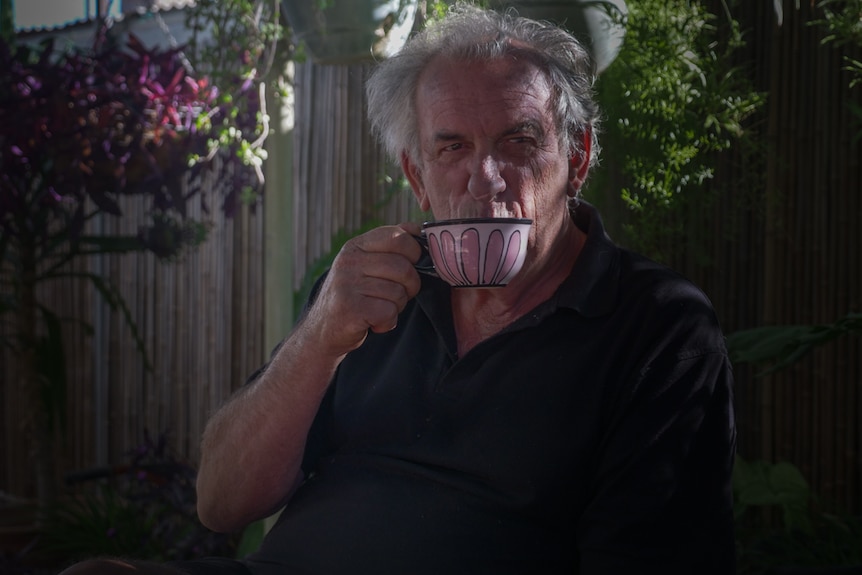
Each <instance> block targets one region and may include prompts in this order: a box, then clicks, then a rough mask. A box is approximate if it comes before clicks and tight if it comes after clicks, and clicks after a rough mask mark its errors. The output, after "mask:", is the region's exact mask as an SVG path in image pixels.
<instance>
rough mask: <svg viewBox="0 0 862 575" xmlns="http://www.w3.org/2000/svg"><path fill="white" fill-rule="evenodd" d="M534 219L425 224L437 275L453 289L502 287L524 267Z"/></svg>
mask: <svg viewBox="0 0 862 575" xmlns="http://www.w3.org/2000/svg"><path fill="white" fill-rule="evenodd" d="M532 223H533V220H530V219H526V218H464V219H456V220H439V221H435V222H425V223H424V224H423V225H422V235H423V239H424V242H423V243H426V242H427V247H428V252H429V253H430V255H431V261H432V262H433V263H434V271H435V272H436V275H437V276H438V277H440V278H441V279H443V280H445V281H446V282H447V283H448V284H449V285H451V286H453V287H476V288H487V287H502V286H505V285H506V284H508V283H509V281H511V279H512V278H513V277H515V275H517V273H518V272H519V271H521V267H522V266H523V265H524V257H525V256H526V254H527V240H528V239H529V235H530V226H531V225H532Z"/></svg>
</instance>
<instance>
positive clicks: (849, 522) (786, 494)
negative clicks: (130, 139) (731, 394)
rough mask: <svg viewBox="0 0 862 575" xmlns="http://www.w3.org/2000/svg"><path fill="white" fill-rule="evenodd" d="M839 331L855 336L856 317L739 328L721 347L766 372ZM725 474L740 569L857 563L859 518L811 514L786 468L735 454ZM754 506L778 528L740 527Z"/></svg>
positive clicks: (861, 545) (861, 543) (861, 327)
mask: <svg viewBox="0 0 862 575" xmlns="http://www.w3.org/2000/svg"><path fill="white" fill-rule="evenodd" d="M847 335H856V336H862V314H860V313H849V314H847V316H846V317H844V318H841V319H839V320H838V321H836V322H834V323H832V324H827V325H788V326H765V327H759V328H753V329H750V330H743V331H739V332H735V333H733V334H731V335H730V336H728V338H727V347H728V352H729V353H730V356H731V359H732V360H733V362H734V364H743V363H752V364H756V365H767V366H768V368H767V369H765V370H764V371H761V373H760V375H766V374H771V373H775V372H777V371H779V370H781V369H786V368H788V367H790V366H791V365H793V364H795V363H796V362H798V361H799V360H800V359H802V358H803V357H804V356H806V355H807V354H808V353H810V352H811V351H813V350H814V349H816V348H817V347H819V346H821V345H824V344H825V343H827V342H830V341H833V340H835V339H837V338H839V337H843V336H847ZM733 474H734V475H733V493H734V504H735V515H736V517H737V523H738V525H740V527H739V528H738V529H737V531H738V541H739V544H738V550H739V564H740V569H739V573H740V574H760V573H767V572H769V571H768V570H769V569H770V568H773V567H776V566H782V565H793V566H796V567H806V566H809V567H810V566H841V565H860V564H862V521H860V519H859V518H857V517H838V516H835V515H831V514H827V513H823V512H820V511H818V510H817V508H816V499H815V498H814V496H813V495H812V493H811V491H810V489H809V487H808V483H807V482H806V481H805V479H804V477H803V476H802V473H801V472H800V471H799V469H797V468H796V467H795V466H794V465H792V464H791V463H788V462H779V463H769V462H766V461H752V462H748V461H745V460H743V459H742V458H741V457H737V460H736V464H735V465H734V470H733ZM755 507H759V508H765V509H769V508H773V509H778V510H779V511H780V513H781V529H780V530H777V531H775V530H773V531H769V530H767V531H763V530H762V529H756V528H748V529H746V528H745V522H744V521H742V520H743V519H744V516H745V515H746V514H748V515H750V509H752V508H755Z"/></svg>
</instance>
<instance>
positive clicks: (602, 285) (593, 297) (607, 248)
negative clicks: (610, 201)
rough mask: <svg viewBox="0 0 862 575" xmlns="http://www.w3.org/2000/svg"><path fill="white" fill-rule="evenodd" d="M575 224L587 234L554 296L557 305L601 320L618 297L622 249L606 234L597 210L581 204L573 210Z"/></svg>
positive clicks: (586, 204) (589, 205) (612, 307)
mask: <svg viewBox="0 0 862 575" xmlns="http://www.w3.org/2000/svg"><path fill="white" fill-rule="evenodd" d="M572 219H573V220H574V222H575V225H576V226H578V228H580V229H581V231H583V232H584V233H585V234H587V240H586V242H585V243H584V247H583V249H581V253H580V254H579V255H578V259H577V260H575V265H574V266H572V272H571V273H570V274H569V277H568V278H566V280H565V281H564V282H563V283H562V285H561V286H560V288H559V289H558V290H557V294H556V296H555V298H556V300H557V302H556V303H557V305H558V306H561V307H569V308H572V309H574V310H575V311H577V312H578V313H580V314H581V315H583V316H585V317H600V316H602V315H606V314H608V313H610V312H611V311H613V309H614V306H615V305H616V301H617V297H618V294H619V261H620V249H619V247H617V245H616V244H614V243H613V241H612V240H611V238H610V236H608V234H607V232H606V231H605V226H604V223H603V222H602V218H601V216H600V215H599V212H598V210H597V209H596V208H595V207H594V206H592V205H591V204H589V203H587V202H584V201H581V202H580V204H578V207H577V208H575V209H574V210H573V211H572Z"/></svg>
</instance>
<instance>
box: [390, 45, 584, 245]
mask: <svg viewBox="0 0 862 575" xmlns="http://www.w3.org/2000/svg"><path fill="white" fill-rule="evenodd" d="M550 97H551V90H550V87H549V85H548V81H547V80H546V79H545V77H544V76H543V75H542V74H541V73H540V71H539V70H538V68H536V67H535V66H534V65H533V64H531V63H529V62H526V61H523V60H514V59H510V58H506V59H500V60H494V61H491V62H482V63H479V62H469V63H464V62H459V61H456V62H452V61H449V60H443V59H438V60H436V61H434V62H432V63H431V65H430V66H429V67H428V68H427V69H426V70H425V71H424V72H423V74H422V76H421V77H420V82H419V86H418V90H417V106H418V116H419V141H420V161H419V162H418V163H417V164H414V163H413V162H412V161H411V160H410V159H409V158H404V159H403V162H402V164H403V167H404V171H405V173H406V174H407V177H408V179H409V180H410V183H411V184H412V186H413V191H414V193H415V195H416V198H417V200H418V201H419V204H420V206H421V207H422V209H423V210H428V209H430V210H431V211H432V213H433V214H434V217H435V218H437V219H444V218H464V217H477V216H496V217H523V218H532V219H533V221H534V226H533V227H534V229H533V234H534V235H535V234H540V237H539V239H541V234H555V233H558V232H559V229H560V227H559V226H562V225H564V221H565V220H566V219H567V218H568V215H567V210H566V207H565V201H566V190H567V185H568V182H569V179H570V176H571V175H572V165H573V162H570V161H569V158H568V157H567V153H566V151H565V150H561V149H560V146H559V136H558V133H557V129H556V127H555V124H554V119H553V115H552V113H551V110H550V107H549V100H550ZM532 239H533V240H534V241H535V240H536V239H537V238H536V237H533V238H532Z"/></svg>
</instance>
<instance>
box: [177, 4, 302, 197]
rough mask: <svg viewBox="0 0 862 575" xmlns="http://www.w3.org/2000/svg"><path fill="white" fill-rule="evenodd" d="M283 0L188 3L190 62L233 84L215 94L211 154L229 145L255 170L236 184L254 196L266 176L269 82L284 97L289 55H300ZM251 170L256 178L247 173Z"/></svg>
mask: <svg viewBox="0 0 862 575" xmlns="http://www.w3.org/2000/svg"><path fill="white" fill-rule="evenodd" d="M280 6H281V3H280V1H279V0H228V1H225V0H196V2H195V3H194V5H192V6H190V7H188V8H186V12H185V24H186V26H187V28H188V29H189V30H190V31H191V33H192V37H191V40H190V42H189V45H188V47H187V49H186V51H185V53H186V55H187V56H188V59H189V61H190V62H191V63H192V65H193V66H194V67H195V68H196V69H198V70H200V71H201V72H204V73H206V74H207V75H208V77H209V78H211V80H212V81H213V83H214V84H215V85H217V86H234V87H236V89H235V90H221V91H219V93H218V94H217V95H216V104H217V106H218V108H219V109H221V110H225V111H226V113H223V114H221V115H220V116H219V117H218V118H214V119H212V120H213V125H212V130H213V138H212V139H211V140H210V142H209V147H208V154H209V155H212V154H213V153H214V152H215V151H216V150H224V149H227V150H230V153H231V154H232V155H233V156H235V157H236V158H238V159H240V160H241V161H242V163H243V165H245V166H247V167H249V168H251V170H252V171H251V172H250V171H248V170H243V171H241V172H240V175H241V176H243V177H244V178H245V179H244V180H242V181H237V182H236V183H235V184H234V186H235V188H236V189H238V190H243V193H244V195H245V196H246V197H247V198H253V197H254V196H256V194H257V192H258V191H259V189H260V186H261V185H262V184H263V182H264V176H263V170H262V166H263V162H264V161H265V160H266V157H267V156H266V150H265V149H264V147H263V144H264V142H265V140H266V138H267V136H268V134H269V116H268V115H267V113H266V107H265V103H266V87H267V83H270V85H271V87H272V88H273V91H274V93H275V94H277V95H278V96H280V97H282V98H284V97H287V95H288V94H289V90H290V86H289V85H288V82H287V80H286V77H285V64H286V62H287V61H288V60H297V59H302V58H303V55H302V54H301V53H298V52H297V51H296V50H295V47H294V46H293V44H292V42H291V35H290V29H289V28H288V27H286V26H285V25H284V24H283V22H282V18H281V15H280ZM251 174H253V175H254V178H255V179H253V180H252V179H249V178H248V176H249V175H251Z"/></svg>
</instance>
